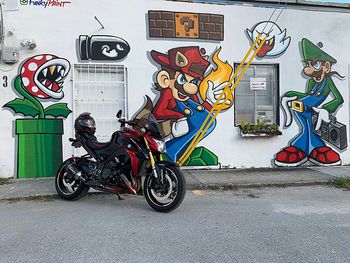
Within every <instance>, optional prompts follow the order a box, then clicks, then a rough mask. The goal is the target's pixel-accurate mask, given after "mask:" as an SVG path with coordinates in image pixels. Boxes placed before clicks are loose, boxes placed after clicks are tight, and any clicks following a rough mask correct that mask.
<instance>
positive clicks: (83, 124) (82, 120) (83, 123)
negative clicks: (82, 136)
mask: <svg viewBox="0 0 350 263" xmlns="http://www.w3.org/2000/svg"><path fill="white" fill-rule="evenodd" d="M90 114H91V113H90V112H83V113H82V114H80V115H79V116H78V117H77V118H76V119H75V122H74V129H75V132H76V133H84V132H86V133H88V134H90V135H94V134H95V131H96V123H95V120H94V118H92V117H91V116H90Z"/></svg>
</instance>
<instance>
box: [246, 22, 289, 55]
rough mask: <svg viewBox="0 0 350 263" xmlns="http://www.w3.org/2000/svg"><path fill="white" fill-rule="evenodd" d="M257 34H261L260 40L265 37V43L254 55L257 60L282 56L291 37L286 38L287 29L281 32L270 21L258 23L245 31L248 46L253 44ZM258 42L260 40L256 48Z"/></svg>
mask: <svg viewBox="0 0 350 263" xmlns="http://www.w3.org/2000/svg"><path fill="white" fill-rule="evenodd" d="M259 34H262V35H261V39H263V38H264V37H265V36H266V42H265V44H264V46H263V47H262V48H261V49H260V50H259V52H258V53H257V54H256V55H257V57H258V58H263V57H275V56H279V55H281V54H283V53H284V52H285V51H286V50H287V48H288V47H289V44H290V41H291V37H289V36H288V37H287V29H284V30H283V31H282V30H281V28H280V27H279V26H278V25H277V24H276V23H274V22H271V21H263V22H259V23H258V24H256V25H254V26H253V27H252V29H251V30H249V29H248V28H247V29H246V35H247V36H248V38H249V41H250V44H253V42H254V40H255V39H256V38H257V36H258V35H259ZM260 42H261V40H260V41H259V42H258V43H257V47H258V46H259V44H260Z"/></svg>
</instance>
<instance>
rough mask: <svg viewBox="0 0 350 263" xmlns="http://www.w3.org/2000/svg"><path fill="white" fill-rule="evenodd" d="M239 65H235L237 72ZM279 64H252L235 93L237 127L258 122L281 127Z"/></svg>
mask: <svg viewBox="0 0 350 263" xmlns="http://www.w3.org/2000/svg"><path fill="white" fill-rule="evenodd" d="M238 65H239V64H235V70H236V68H237V67H238ZM278 76H279V67H278V64H251V65H250V66H249V67H248V69H247V71H246V72H245V74H244V76H243V77H242V79H241V81H240V82H239V83H238V85H237V87H236V89H235V91H234V98H235V118H234V119H235V121H234V122H235V126H238V125H240V124H241V123H242V122H248V123H250V124H257V122H258V120H265V121H266V123H268V124H272V123H276V124H277V125H279V83H278V82H279V78H278Z"/></svg>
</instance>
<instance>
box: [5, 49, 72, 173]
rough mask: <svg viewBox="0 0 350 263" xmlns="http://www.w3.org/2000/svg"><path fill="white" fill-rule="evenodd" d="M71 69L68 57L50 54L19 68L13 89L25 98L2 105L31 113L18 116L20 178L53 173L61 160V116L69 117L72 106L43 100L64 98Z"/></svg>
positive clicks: (39, 56) (29, 60) (18, 170)
mask: <svg viewBox="0 0 350 263" xmlns="http://www.w3.org/2000/svg"><path fill="white" fill-rule="evenodd" d="M69 71H70V64H69V62H68V61H67V60H66V59H63V58H59V57H57V56H55V55H50V54H41V55H36V56H34V57H31V58H29V59H27V60H26V61H25V62H24V63H23V64H22V66H21V67H20V68H19V75H18V76H17V77H16V78H15V80H14V89H15V90H16V91H17V92H18V93H19V94H20V95H21V96H23V98H16V99H14V100H12V101H10V102H8V103H6V104H5V105H4V106H3V107H4V108H9V109H12V110H13V111H14V112H15V113H16V114H18V113H19V114H22V115H23V116H30V117H32V118H24V119H17V120H16V134H17V135H18V145H17V147H18V148H17V154H18V157H17V177H18V178H28V177H47V176H54V175H55V173H56V171H57V169H58V167H59V165H60V164H61V162H62V134H63V120H62V119H59V118H58V117H64V118H66V117H67V116H68V115H69V114H70V113H71V110H70V109H68V107H67V103H55V104H51V105H50V106H48V107H46V108H44V106H43V105H42V104H41V102H40V100H60V99H62V98H63V97H64V94H63V90H62V88H63V82H64V79H65V78H66V76H67V75H68V72H69Z"/></svg>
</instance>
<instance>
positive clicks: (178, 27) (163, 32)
mask: <svg viewBox="0 0 350 263" xmlns="http://www.w3.org/2000/svg"><path fill="white" fill-rule="evenodd" d="M148 35H149V37H151V38H152V37H156V38H191V39H193V38H195V39H207V40H217V41H222V40H224V16H223V15H217V14H203V13H181V12H169V11H159V10H152V11H148Z"/></svg>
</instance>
